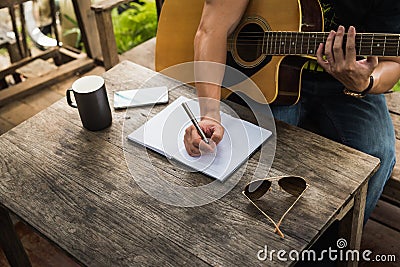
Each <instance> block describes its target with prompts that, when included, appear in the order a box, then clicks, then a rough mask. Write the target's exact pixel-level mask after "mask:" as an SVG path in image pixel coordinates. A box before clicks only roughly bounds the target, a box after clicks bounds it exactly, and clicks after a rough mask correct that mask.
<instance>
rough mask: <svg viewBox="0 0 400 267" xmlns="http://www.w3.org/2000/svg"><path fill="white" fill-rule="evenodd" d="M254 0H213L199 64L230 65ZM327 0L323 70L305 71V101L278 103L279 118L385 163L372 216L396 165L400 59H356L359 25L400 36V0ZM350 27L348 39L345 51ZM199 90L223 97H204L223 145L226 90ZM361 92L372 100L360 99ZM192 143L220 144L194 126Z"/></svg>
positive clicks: (200, 39)
mask: <svg viewBox="0 0 400 267" xmlns="http://www.w3.org/2000/svg"><path fill="white" fill-rule="evenodd" d="M248 1H249V0H235V1H230V0H205V5H204V8H203V13H202V18H201V21H200V25H199V27H198V31H197V33H196V37H195V47H194V50H195V61H212V62H218V63H222V64H224V63H225V61H226V44H227V37H228V36H229V34H230V33H232V31H233V30H234V29H235V27H236V26H237V25H238V23H239V21H240V19H241V16H242V15H243V13H244V11H245V9H246V6H247V4H248ZM250 1H251V0H250ZM266 1H267V0H266ZM321 4H322V7H323V9H324V11H325V12H324V14H325V16H326V17H325V19H326V20H325V30H327V31H330V33H329V37H328V39H327V40H326V43H325V44H320V46H319V48H318V51H317V53H316V55H317V63H318V65H319V66H320V67H319V68H320V69H323V71H312V70H305V71H304V72H303V73H304V75H303V79H302V80H303V82H302V96H301V99H300V101H299V103H298V104H297V105H293V106H275V105H271V110H272V112H273V115H274V117H275V118H276V119H278V120H283V121H286V122H288V123H291V124H294V125H299V126H303V127H305V126H307V125H312V127H313V130H314V131H316V132H317V133H319V134H321V135H323V136H326V137H328V138H330V139H332V140H335V141H338V142H341V143H343V144H345V145H348V146H351V147H354V148H356V149H358V150H361V151H363V152H366V153H368V154H370V155H373V156H376V157H378V158H379V159H380V160H381V166H380V168H379V170H378V171H377V172H376V174H375V175H374V176H373V177H371V179H370V182H369V186H368V194H367V201H366V209H365V220H366V219H368V217H369V216H370V214H371V212H372V210H373V209H374V207H375V205H376V203H377V201H378V199H379V197H380V195H381V193H382V190H383V187H384V185H385V183H386V181H387V179H388V178H389V176H390V174H391V172H392V169H393V166H394V164H395V151H394V149H395V142H394V141H395V137H394V130H393V125H392V122H391V119H390V116H389V113H388V111H387V107H386V102H385V98H384V96H383V95H382V93H384V92H386V91H388V90H390V89H391V88H392V87H393V86H394V85H395V83H396V82H397V81H398V80H399V79H400V58H398V57H392V58H388V57H386V58H377V57H367V58H366V59H361V60H358V59H356V50H355V33H356V28H357V29H360V30H362V31H363V32H381V33H400V1H398V0H323V1H321ZM354 26H355V27H354ZM346 31H347V33H348V36H347V42H346V44H345V48H344V49H342V45H343V39H344V38H343V37H344V33H345V32H346ZM315 65H316V62H315ZM312 69H314V68H312ZM196 88H197V90H198V96H199V97H205V98H209V99H215V101H201V102H200V105H201V115H202V119H201V121H200V125H201V127H202V129H203V130H204V132H205V133H206V135H207V136H208V137H209V138H211V140H212V141H214V143H215V144H218V142H220V141H221V139H222V136H223V133H224V129H223V127H222V126H221V125H220V124H219V122H220V116H219V102H218V100H219V99H220V87H219V86H218V85H214V84H209V83H197V84H196ZM360 94H361V95H362V96H364V95H365V97H363V98H356V97H354V96H355V95H360ZM184 141H185V147H186V149H187V151H188V153H189V154H190V155H192V156H199V155H200V148H202V150H203V149H204V150H212V149H213V146H214V145H215V144H214V145H210V146H209V145H207V144H205V143H204V142H203V141H201V137H200V136H199V135H198V133H197V131H196V130H195V128H194V127H189V128H188V129H187V130H186V134H185V140H184Z"/></svg>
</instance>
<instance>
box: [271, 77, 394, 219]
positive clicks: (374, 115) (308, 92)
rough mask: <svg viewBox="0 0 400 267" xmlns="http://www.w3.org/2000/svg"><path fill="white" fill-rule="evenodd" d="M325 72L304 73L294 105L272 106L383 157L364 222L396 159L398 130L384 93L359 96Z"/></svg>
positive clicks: (295, 121) (290, 119)
mask: <svg viewBox="0 0 400 267" xmlns="http://www.w3.org/2000/svg"><path fill="white" fill-rule="evenodd" d="M327 75H328V74H326V73H316V74H310V73H305V74H304V75H303V82H302V91H301V92H302V96H301V100H300V101H299V103H298V104H296V105H293V106H276V105H271V110H272V113H273V115H274V117H275V119H278V120H282V121H285V122H287V123H289V124H292V125H298V126H300V127H302V128H306V129H309V130H311V131H313V132H315V133H317V134H320V135H322V136H325V137H327V138H329V139H331V140H334V141H337V142H340V143H342V144H345V145H347V146H350V147H353V148H355V149H357V150H360V151H362V152H365V153H367V154H370V155H372V156H375V157H377V158H379V159H380V160H381V165H380V167H379V169H378V171H377V172H376V173H375V174H374V175H373V176H372V177H371V178H370V180H369V184H368V192H367V200H366V207H365V216H364V223H365V222H366V221H367V220H368V218H369V216H370V215H371V212H372V211H373V209H374V208H375V206H376V203H377V202H378V199H379V198H380V196H381V194H382V191H383V188H384V186H385V183H386V181H387V180H388V179H389V177H390V175H391V173H392V169H393V166H394V164H395V161H396V154H395V133H394V129H393V124H392V120H391V118H390V116H389V112H388V109H387V107H386V101H385V97H384V96H383V95H367V96H366V97H365V98H362V99H356V98H354V97H351V96H347V95H344V94H343V85H341V84H340V83H339V82H338V81H337V80H333V79H329V78H328V79H327Z"/></svg>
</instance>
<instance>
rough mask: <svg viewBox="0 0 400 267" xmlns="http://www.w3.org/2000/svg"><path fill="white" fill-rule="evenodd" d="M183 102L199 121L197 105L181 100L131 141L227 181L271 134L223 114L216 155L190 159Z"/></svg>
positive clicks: (138, 131) (132, 135)
mask: <svg viewBox="0 0 400 267" xmlns="http://www.w3.org/2000/svg"><path fill="white" fill-rule="evenodd" d="M183 102H187V104H188V106H189V107H190V109H191V110H192V112H193V114H194V115H195V116H196V118H197V119H198V120H199V118H200V108H199V104H198V102H197V101H196V100H193V99H188V98H186V97H183V96H181V97H179V98H178V99H176V100H175V101H174V102H172V103H171V104H170V105H168V106H167V107H166V108H165V109H163V110H162V111H161V112H160V113H158V114H157V115H155V116H154V117H153V118H151V119H150V120H148V121H147V122H146V123H145V124H144V125H142V126H141V127H139V128H138V129H136V130H135V131H134V132H132V133H131V134H130V135H128V139H129V140H131V141H134V142H136V143H139V144H141V145H143V146H145V147H147V148H150V149H152V150H154V151H156V152H158V153H160V154H162V155H164V156H166V157H168V158H170V159H174V160H177V161H179V162H181V163H183V164H185V165H186V166H188V167H190V168H191V169H193V170H196V171H199V172H202V173H204V174H207V175H209V176H211V177H213V178H215V179H218V180H220V181H224V180H225V179H226V178H228V177H229V176H230V175H231V174H232V173H233V172H234V171H235V170H236V169H238V167H240V166H241V165H242V164H243V163H244V162H245V161H246V160H247V159H248V157H249V156H250V155H251V154H252V153H253V152H254V151H255V150H256V149H257V148H258V147H259V146H260V145H262V144H263V143H264V142H265V141H266V140H267V139H268V137H269V136H271V132H270V131H268V130H266V129H264V128H261V127H259V126H257V125H254V124H252V123H249V122H247V121H244V120H241V119H237V118H234V117H232V116H230V115H228V114H226V113H223V112H221V124H222V126H223V127H224V128H225V132H224V136H223V139H222V141H221V142H220V143H219V144H218V145H217V148H216V151H215V153H213V154H205V155H202V156H200V157H191V156H189V154H188V153H187V152H186V149H185V146H184V143H183V137H184V134H185V129H186V128H187V127H189V126H190V125H191V121H190V119H189V117H188V115H187V114H186V112H185V110H184V109H183V107H182V106H181V104H182V103H183Z"/></svg>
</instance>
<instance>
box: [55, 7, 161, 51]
mask: <svg viewBox="0 0 400 267" xmlns="http://www.w3.org/2000/svg"><path fill="white" fill-rule="evenodd" d="M59 1H60V12H61V20H62V32H63V42H64V43H66V44H68V45H70V46H74V47H76V48H78V49H82V41H81V33H80V30H79V27H78V23H77V22H76V17H75V14H74V9H73V6H72V2H71V0H59ZM99 1H101V0H92V3H96V2H99ZM111 16H112V21H113V26H114V33H115V41H116V43H117V48H118V53H120V54H121V53H123V52H125V51H127V50H129V49H131V48H133V47H135V46H137V45H138V44H140V43H142V42H144V41H146V40H148V39H150V38H152V37H154V36H156V32H157V10H156V4H155V1H154V0H133V1H131V2H130V3H128V4H123V5H120V6H119V7H117V8H114V10H113V11H112V12H111Z"/></svg>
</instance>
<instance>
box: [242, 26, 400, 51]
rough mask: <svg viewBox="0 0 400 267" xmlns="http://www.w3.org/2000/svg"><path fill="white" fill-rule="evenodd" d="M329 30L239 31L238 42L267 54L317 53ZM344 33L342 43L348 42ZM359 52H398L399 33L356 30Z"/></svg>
mask: <svg viewBox="0 0 400 267" xmlns="http://www.w3.org/2000/svg"><path fill="white" fill-rule="evenodd" d="M328 35H329V33H328V32H274V31H271V32H265V33H254V32H253V33H251V32H246V33H240V34H239V36H238V38H237V40H236V42H237V44H238V45H256V46H257V47H259V49H262V53H263V54H268V55H315V54H316V52H317V49H318V46H319V44H320V43H325V41H326V39H327V37H328ZM346 40H347V34H345V35H344V41H343V46H345V45H346ZM355 45H356V54H357V55H358V56H399V55H400V49H399V47H400V35H399V34H383V33H357V34H356V42H355Z"/></svg>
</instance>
